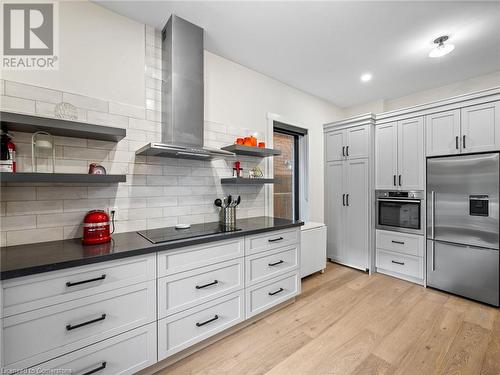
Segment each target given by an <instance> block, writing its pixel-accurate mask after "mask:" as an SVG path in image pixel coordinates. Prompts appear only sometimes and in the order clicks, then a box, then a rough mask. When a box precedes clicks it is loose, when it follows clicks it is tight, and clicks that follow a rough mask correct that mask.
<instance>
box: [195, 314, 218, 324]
mask: <svg viewBox="0 0 500 375" xmlns="http://www.w3.org/2000/svg"><path fill="white" fill-rule="evenodd" d="M217 319H219V315H215V316H214V317H213V318H212V319H208V320H205V321H204V322H201V323H196V327H201V326H204V325H205V324H208V323H212V322H215V321H216V320H217Z"/></svg>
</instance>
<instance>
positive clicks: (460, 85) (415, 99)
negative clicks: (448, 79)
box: [342, 71, 500, 117]
mask: <svg viewBox="0 0 500 375" xmlns="http://www.w3.org/2000/svg"><path fill="white" fill-rule="evenodd" d="M497 86H500V71H498V72H494V73H491V74H486V75H482V76H479V77H475V78H471V79H467V80H464V81H459V82H455V83H452V84H450V85H446V86H442V87H435V88H433V89H429V90H425V91H420V92H416V93H412V94H409V95H406V96H403V97H400V98H395V99H387V100H386V99H379V100H375V101H373V102H370V103H364V104H361V105H357V106H353V107H348V108H343V109H342V110H343V117H352V116H356V115H360V114H363V113H367V112H373V113H382V112H386V111H392V110H395V109H400V108H406V107H412V106H415V105H418V104H424V103H429V102H433V101H436V100H440V99H446V98H451V97H453V96H458V95H463V94H467V93H470V92H474V91H480V90H485V89H489V88H492V87H497Z"/></svg>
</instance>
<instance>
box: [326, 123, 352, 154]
mask: <svg viewBox="0 0 500 375" xmlns="http://www.w3.org/2000/svg"><path fill="white" fill-rule="evenodd" d="M346 141H347V139H346V134H345V131H343V130H340V131H335V132H330V133H328V134H327V135H326V139H325V143H326V145H327V147H326V160H327V161H335V160H342V159H344V158H345V143H346Z"/></svg>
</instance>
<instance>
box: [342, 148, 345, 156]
mask: <svg viewBox="0 0 500 375" xmlns="http://www.w3.org/2000/svg"><path fill="white" fill-rule="evenodd" d="M342 156H345V146H342Z"/></svg>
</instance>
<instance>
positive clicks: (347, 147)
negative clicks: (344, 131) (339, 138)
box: [345, 146, 349, 156]
mask: <svg viewBox="0 0 500 375" xmlns="http://www.w3.org/2000/svg"><path fill="white" fill-rule="evenodd" d="M345 154H346V156H349V146H346V148H345Z"/></svg>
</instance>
